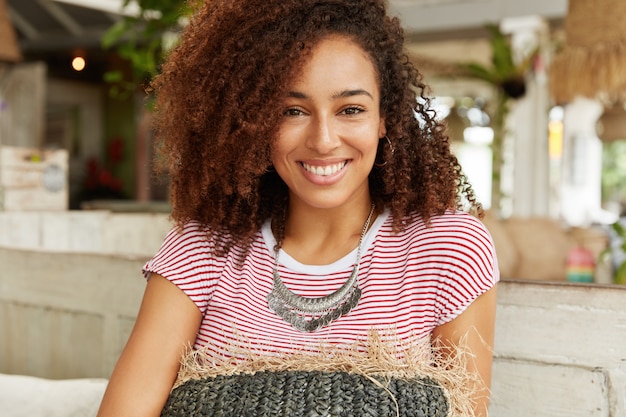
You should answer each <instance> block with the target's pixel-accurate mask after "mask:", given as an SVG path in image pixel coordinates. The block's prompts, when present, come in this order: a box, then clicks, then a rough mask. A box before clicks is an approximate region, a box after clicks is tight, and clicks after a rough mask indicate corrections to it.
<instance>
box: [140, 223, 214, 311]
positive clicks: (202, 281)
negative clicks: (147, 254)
mask: <svg viewBox="0 0 626 417" xmlns="http://www.w3.org/2000/svg"><path fill="white" fill-rule="evenodd" d="M207 236H208V235H207V232H206V230H204V229H203V228H202V227H201V226H200V225H199V224H197V223H189V224H186V225H185V226H184V227H183V228H182V229H181V228H178V227H174V228H172V229H171V230H170V232H169V233H168V234H167V236H166V237H165V239H164V241H163V244H162V245H161V247H160V249H159V250H158V252H157V253H156V255H155V256H154V257H153V258H152V259H150V260H149V261H148V262H147V263H146V264H145V265H144V267H143V274H144V276H145V277H146V278H147V277H148V276H149V275H150V273H156V274H159V275H161V276H163V277H164V278H166V279H168V280H169V281H171V282H172V283H173V284H174V285H176V286H177V287H178V288H180V289H181V290H182V291H183V292H184V293H185V294H187V296H188V297H189V298H191V300H192V301H193V302H194V303H195V304H196V306H197V307H198V309H199V310H200V312H201V313H202V314H204V312H205V311H206V308H207V305H208V303H209V300H210V299H211V296H212V292H213V289H214V288H215V284H216V282H217V279H218V278H217V276H218V275H217V274H216V273H215V271H216V270H217V267H216V260H215V258H214V257H213V256H212V252H211V246H210V242H209V240H208V237H207Z"/></svg>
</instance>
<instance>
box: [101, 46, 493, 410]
mask: <svg viewBox="0 0 626 417" xmlns="http://www.w3.org/2000/svg"><path fill="white" fill-rule="evenodd" d="M364 57H365V58H364ZM351 63H353V65H352V66H351ZM351 67H352V68H353V71H352V72H351V70H350V68H351ZM355 86H356V87H355ZM290 91H292V92H294V91H295V92H298V94H290V98H289V99H287V100H286V102H285V108H286V111H285V112H284V113H285V114H286V115H287V116H285V117H284V119H283V123H282V124H281V128H280V129H279V132H280V137H279V140H278V141H277V143H276V145H275V147H274V149H273V152H272V154H273V157H272V158H273V160H274V165H275V166H276V169H277V171H278V172H279V174H280V175H281V178H284V181H285V183H287V184H289V205H288V215H287V219H286V223H285V229H284V238H283V241H282V244H283V249H284V250H285V251H286V252H288V253H289V254H290V255H291V256H293V257H295V258H296V259H298V260H299V261H301V262H303V263H307V264H313V265H318V264H328V263H330V262H333V261H334V260H336V259H337V258H338V257H342V256H343V255H345V254H346V253H349V252H350V251H351V250H353V249H354V248H355V247H356V245H357V243H358V239H359V236H360V234H361V231H362V228H363V223H364V220H365V218H367V216H368V213H369V211H370V207H371V204H372V198H371V195H370V186H369V182H368V181H367V178H368V175H369V172H370V171H371V170H372V169H373V163H374V156H375V154H376V149H377V142H378V139H379V138H380V136H384V134H385V130H386V127H385V118H384V117H383V115H382V114H380V112H379V101H380V87H379V81H378V78H377V74H376V71H375V69H374V67H373V65H372V63H371V61H370V60H369V58H367V54H366V53H365V51H363V50H362V49H361V48H360V46H359V45H358V44H355V43H354V42H353V41H352V40H351V39H349V38H346V37H337V36H332V37H328V38H325V39H323V40H321V41H320V43H319V44H318V45H317V46H316V48H315V49H314V51H313V54H312V56H311V58H310V59H308V60H307V61H306V63H305V65H304V66H303V67H302V73H301V75H300V76H299V77H297V78H295V79H294V80H293V81H292V82H291V83H290ZM337 91H339V92H341V91H351V92H354V91H359V92H360V93H358V94H352V93H351V94H347V95H346V94H337V93H336V92H337ZM362 92H365V93H362ZM367 138H370V139H371V140H368V139H367ZM303 161H304V163H306V164H307V165H317V166H320V167H322V166H323V167H326V166H335V165H337V166H341V169H339V170H338V171H337V173H335V174H330V175H326V174H323V175H322V174H318V173H311V172H309V171H307V170H306V169H303V166H302V164H303ZM345 161H347V162H345ZM337 169H338V168H337ZM495 304H496V289H495V288H494V289H492V290H490V291H488V292H486V293H485V294H483V295H482V296H480V297H478V298H477V299H476V300H475V301H474V302H473V303H472V304H471V305H470V306H469V307H468V308H467V309H466V310H465V311H464V312H463V313H462V314H460V315H459V316H458V317H457V318H456V319H454V320H452V321H450V322H448V323H445V324H443V325H440V326H438V327H437V328H435V330H434V332H433V334H432V336H433V339H436V340H437V343H438V345H439V346H441V347H442V348H443V349H444V352H446V351H450V350H452V349H454V348H455V347H456V346H459V345H460V344H461V343H463V344H464V347H465V349H466V350H467V352H468V356H469V357H470V358H471V360H470V361H469V362H468V364H467V367H468V370H469V371H470V372H472V373H473V374H475V375H476V377H477V379H478V380H479V381H481V383H480V387H479V388H478V389H477V391H476V394H475V414H476V415H477V416H486V413H487V407H488V398H489V395H488V392H489V387H490V380H491V362H492V346H493V331H494V314H493V313H494V311H495ZM201 320H202V317H201V314H200V311H199V310H198V308H197V307H196V305H195V304H194V303H193V302H192V301H191V299H190V298H189V297H187V295H185V294H184V293H183V292H182V291H181V290H180V289H178V288H177V287H176V286H174V285H173V284H172V283H170V282H169V281H168V280H167V279H165V278H163V277H162V276H160V275H157V274H152V275H151V276H150V278H149V280H148V285H147V288H146V292H145V295H144V299H143V302H142V305H141V308H140V311H139V314H138V318H137V322H136V324H135V327H134V329H133V332H132V334H131V336H130V339H129V341H128V344H127V345H126V347H125V349H124V351H123V353H122V355H121V357H120V359H119V362H118V364H117V366H116V368H115V371H114V372H113V374H112V376H111V379H110V383H109V386H108V388H107V391H106V393H105V396H104V399H103V402H102V406H101V408H100V411H99V413H98V416H99V417H107V416H133V417H143V416H145V417H149V416H158V415H159V414H160V412H161V409H162V407H163V406H164V404H165V402H166V400H167V397H168V394H169V392H170V390H171V388H172V386H173V383H174V381H175V379H176V375H177V371H178V369H179V364H180V360H181V358H182V356H183V355H184V353H185V347H186V346H189V345H192V344H193V342H194V341H195V337H196V333H197V331H198V328H199V326H200V323H201ZM146 392H149V393H150V395H146Z"/></svg>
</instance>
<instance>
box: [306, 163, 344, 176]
mask: <svg viewBox="0 0 626 417" xmlns="http://www.w3.org/2000/svg"><path fill="white" fill-rule="evenodd" d="M347 163H348V161H342V162H338V163H335V164H328V165H312V164H307V163H306V162H301V163H300V164H301V165H302V167H303V168H304V169H305V171H307V172H310V173H311V174H314V175H319V176H321V177H328V176H331V175H334V174H336V173H337V172H339V171H341V170H342V169H343V168H344V167H345V166H346V164H347Z"/></svg>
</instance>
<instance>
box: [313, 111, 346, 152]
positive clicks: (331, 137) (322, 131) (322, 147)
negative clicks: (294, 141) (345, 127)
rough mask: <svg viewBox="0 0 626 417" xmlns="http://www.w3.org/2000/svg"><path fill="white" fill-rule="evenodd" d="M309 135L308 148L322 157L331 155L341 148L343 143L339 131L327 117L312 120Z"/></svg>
mask: <svg viewBox="0 0 626 417" xmlns="http://www.w3.org/2000/svg"><path fill="white" fill-rule="evenodd" d="M311 122H312V123H311V127H310V130H309V133H308V134H307V139H306V147H307V148H309V149H311V150H313V151H315V152H317V153H318V154H320V155H326V154H329V153H331V152H332V151H333V150H335V149H336V148H337V147H339V145H340V143H341V141H340V139H339V135H338V132H337V129H336V128H335V127H334V126H333V124H332V122H331V121H330V120H328V119H327V118H326V117H321V116H320V117H315V118H313V119H312V120H311Z"/></svg>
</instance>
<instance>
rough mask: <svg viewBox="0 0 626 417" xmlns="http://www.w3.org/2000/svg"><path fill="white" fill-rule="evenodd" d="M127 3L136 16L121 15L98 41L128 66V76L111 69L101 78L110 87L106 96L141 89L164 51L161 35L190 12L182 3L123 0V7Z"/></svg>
mask: <svg viewBox="0 0 626 417" xmlns="http://www.w3.org/2000/svg"><path fill="white" fill-rule="evenodd" d="M131 3H134V4H136V5H137V6H138V10H139V12H138V14H137V15H126V16H124V17H123V18H122V19H121V20H120V21H119V22H117V23H115V24H114V25H113V26H111V27H110V28H109V29H108V30H107V31H106V32H105V34H104V36H103V37H102V40H101V41H102V46H103V48H105V49H114V50H115V51H116V52H117V53H118V54H119V56H120V57H122V58H123V59H125V60H127V61H128V62H129V64H130V68H131V74H124V72H123V71H122V70H113V71H109V72H107V73H105V75H104V79H105V81H106V82H108V83H110V84H111V89H110V93H111V94H112V95H113V96H117V97H122V98H123V97H126V96H127V95H128V94H130V93H132V92H134V91H136V89H137V88H138V87H142V88H144V89H145V87H146V85H147V83H148V82H149V80H150V79H152V77H154V76H155V75H156V74H157V72H158V70H159V64H160V62H161V60H162V58H163V54H164V53H166V50H167V45H166V41H165V40H164V35H165V34H166V33H171V32H173V31H176V30H178V29H179V28H180V26H181V18H183V17H185V16H188V15H189V13H190V12H191V9H192V4H191V3H188V2H187V1H185V0H124V2H123V7H124V8H126V7H127V6H128V5H130V4H131Z"/></svg>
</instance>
